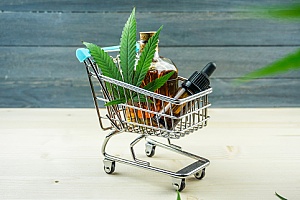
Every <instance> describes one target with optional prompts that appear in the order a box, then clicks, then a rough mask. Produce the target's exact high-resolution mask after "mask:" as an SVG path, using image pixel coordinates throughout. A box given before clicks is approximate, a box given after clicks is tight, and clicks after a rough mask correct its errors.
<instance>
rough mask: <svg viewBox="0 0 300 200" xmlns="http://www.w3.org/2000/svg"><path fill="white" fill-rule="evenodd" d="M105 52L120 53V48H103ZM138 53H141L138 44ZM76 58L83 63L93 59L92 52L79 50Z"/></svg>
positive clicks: (137, 44)
mask: <svg viewBox="0 0 300 200" xmlns="http://www.w3.org/2000/svg"><path fill="white" fill-rule="evenodd" d="M102 49H103V50H104V51H105V52H115V51H120V46H110V47H103V48H102ZM135 50H136V52H139V50H140V45H139V43H138V42H137V43H136V49H135ZM76 57H77V59H78V60H79V62H81V63H82V62H83V61H84V60H85V59H87V58H89V57H91V54H90V51H89V50H88V49H86V48H79V49H77V50H76Z"/></svg>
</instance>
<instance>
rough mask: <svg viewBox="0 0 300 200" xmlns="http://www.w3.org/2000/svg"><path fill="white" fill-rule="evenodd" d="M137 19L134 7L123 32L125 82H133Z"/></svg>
mask: <svg viewBox="0 0 300 200" xmlns="http://www.w3.org/2000/svg"><path fill="white" fill-rule="evenodd" d="M135 44H136V19H135V8H133V10H132V13H131V15H130V16H129V18H128V20H127V22H126V24H125V26H124V28H123V32H122V36H121V44H120V45H121V47H120V60H121V68H122V74H123V78H124V82H126V83H129V84H132V79H133V72H134V64H135V57H136V45H135Z"/></svg>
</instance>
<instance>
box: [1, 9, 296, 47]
mask: <svg viewBox="0 0 300 200" xmlns="http://www.w3.org/2000/svg"><path fill="white" fill-rule="evenodd" d="M0 15H1V18H2V20H1V21H0V27H3V29H2V30H1V37H2V39H1V41H0V45H1V46H10V45H11V46H78V45H81V41H89V42H93V43H96V44H99V45H102V46H109V45H115V44H118V43H119V41H120V36H121V32H122V29H123V26H124V24H125V22H126V20H127V18H128V13H89V14H86V13H28V12H25V13H23V12H12V13H5V12H4V13H0ZM136 17H137V24H138V25H137V30H138V31H147V30H157V29H158V28H159V27H160V26H161V25H164V29H163V31H162V34H161V35H160V39H161V40H160V44H161V45H162V46H203V45H204V46H245V45H246V46H253V45H254V46H264V45H265V46H276V45H279V46H282V45H284V46H286V45H289V46H295V45H296V46H299V45H300V36H299V35H300V34H299V31H300V30H299V24H298V23H297V22H289V23H282V22H280V21H278V20H271V19H261V18H256V17H252V16H251V17H249V16H248V15H246V14H245V15H243V14H242V13H230V12H225V13H217V12H207V13H163V12H162V13H143V14H137V16H136ZM4 27H5V28H4Z"/></svg>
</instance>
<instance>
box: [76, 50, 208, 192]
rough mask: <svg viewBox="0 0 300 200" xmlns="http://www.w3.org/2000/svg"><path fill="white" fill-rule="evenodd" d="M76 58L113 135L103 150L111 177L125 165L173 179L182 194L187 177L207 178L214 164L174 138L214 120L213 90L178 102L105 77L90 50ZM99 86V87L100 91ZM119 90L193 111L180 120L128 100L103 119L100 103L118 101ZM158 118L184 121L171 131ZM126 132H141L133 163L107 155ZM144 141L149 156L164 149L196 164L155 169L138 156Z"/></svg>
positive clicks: (115, 107)
mask: <svg viewBox="0 0 300 200" xmlns="http://www.w3.org/2000/svg"><path fill="white" fill-rule="evenodd" d="M108 51H115V50H108ZM76 56H77V58H78V60H79V61H80V62H83V63H84V65H85V67H86V72H87V75H88V80H89V85H90V89H91V93H92V96H93V101H94V105H95V108H96V112H97V116H98V119H99V124H100V127H101V129H103V130H111V132H110V133H109V134H108V135H107V136H106V137H105V139H104V141H103V144H102V149H101V151H102V154H103V156H104V159H103V163H104V171H105V172H106V173H107V174H112V173H113V172H114V171H115V163H116V162H118V163H123V164H127V165H131V166H135V167H139V168H143V169H147V170H150V171H154V172H158V173H162V174H165V175H168V176H170V177H171V178H172V185H173V187H174V188H175V189H176V190H178V191H182V190H183V189H184V188H185V178H186V177H188V176H190V175H194V176H195V178H196V179H199V180H201V179H202V178H204V176H205V171H206V167H207V166H208V165H209V164H210V161H209V160H208V159H206V158H203V157H200V156H198V155H195V154H192V153H189V152H187V151H184V150H182V148H181V147H180V146H178V145H174V144H172V143H171V139H179V138H181V137H183V136H185V135H187V134H190V133H192V132H194V131H196V130H199V129H201V128H203V127H205V126H206V125H207V120H208V119H209V118H210V117H209V116H208V112H207V110H208V107H210V106H211V104H210V103H209V102H208V95H209V94H210V93H212V88H209V89H207V90H205V91H203V92H200V93H198V94H195V95H192V96H190V97H187V98H184V99H174V98H171V97H166V96H164V95H160V94H156V93H154V92H150V91H147V90H144V89H142V88H139V87H135V86H133V85H130V84H127V83H124V82H122V81H118V80H114V79H112V78H109V77H106V76H103V75H102V74H101V73H100V71H99V68H98V66H97V64H96V63H95V62H94V60H93V58H92V57H91V55H90V54H89V52H88V50H87V49H84V48H80V49H77V51H76ZM112 59H113V60H114V62H115V63H116V67H118V64H119V60H118V56H117V57H115V58H114V57H112ZM179 80H181V81H184V80H186V79H185V78H183V77H179ZM95 85H97V86H99V88H98V90H97V88H96V87H95ZM112 88H114V89H112ZM115 90H118V92H117V94H119V95H120V92H124V94H128V95H132V96H134V95H135V97H136V96H137V97H138V99H139V100H140V98H141V96H142V95H143V96H145V97H146V99H149V101H150V99H152V100H153V101H154V103H155V102H158V101H160V102H162V105H166V104H170V105H171V106H172V105H179V106H182V107H184V106H185V107H186V108H188V109H189V110H190V111H188V112H187V113H182V116H180V117H176V116H175V115H173V113H172V112H171V113H169V114H167V113H162V112H158V111H153V108H152V109H151V108H150V107H149V104H151V102H150V103H149V102H148V101H147V100H146V101H147V103H146V106H145V103H141V102H138V103H137V104H133V103H129V102H128V101H126V102H125V103H122V104H120V105H113V106H106V109H107V113H108V114H106V115H105V116H103V114H102V115H101V112H100V106H99V103H98V102H99V101H100V102H104V103H107V102H109V101H111V100H113V99H114V98H115V97H114V96H116V92H115ZM132 96H131V97H132ZM152 100H151V101H152ZM152 103H153V102H152ZM141 105H142V106H141ZM170 105H169V106H170ZM145 107H146V108H145ZM129 110H130V111H132V112H133V113H134V119H132V118H131V114H130V115H128V113H129ZM137 112H138V114H140V113H142V115H141V116H142V117H140V118H141V119H139V117H137V116H138V114H137ZM145 113H146V114H148V115H151V116H155V117H156V118H155V117H154V118H152V119H153V120H151V119H150V121H149V120H148V119H147V120H148V121H147V122H146V119H145V116H146V115H145ZM128 116H130V117H128ZM158 117H160V118H163V119H165V120H166V119H167V120H171V122H172V124H173V122H175V120H176V121H180V123H179V124H177V125H176V124H174V127H172V128H171V129H170V128H166V127H164V126H161V125H158V124H159V123H154V122H155V119H157V118H158ZM102 120H109V122H110V126H107V127H105V126H104V123H103V122H102ZM122 132H132V133H138V137H137V138H136V139H135V140H134V141H132V142H131V143H130V152H131V155H132V159H131V160H129V159H125V158H121V157H119V156H114V155H111V154H109V153H107V152H106V146H107V144H108V142H109V141H110V139H111V138H112V137H113V136H116V135H118V134H119V133H122ZM152 136H153V137H163V138H166V139H167V143H162V142H159V141H157V140H154V139H152V138H151V137H152ZM142 139H145V141H146V144H145V153H146V155H147V156H148V157H152V156H154V154H155V149H156V147H161V148H164V149H167V150H171V151H173V152H175V153H178V154H181V155H183V156H186V157H189V158H192V159H194V160H196V161H195V162H193V163H192V164H189V165H187V166H185V167H183V168H182V169H180V170H178V171H170V170H167V169H162V168H159V167H155V166H152V165H151V164H150V162H148V161H144V160H140V159H138V158H137V157H136V155H135V152H134V146H135V145H136V144H137V143H138V142H140V141H141V140H142Z"/></svg>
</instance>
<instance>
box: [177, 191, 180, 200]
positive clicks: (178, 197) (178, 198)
mask: <svg viewBox="0 0 300 200" xmlns="http://www.w3.org/2000/svg"><path fill="white" fill-rule="evenodd" d="M177 200H181V197H180V192H179V191H178V190H177Z"/></svg>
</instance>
